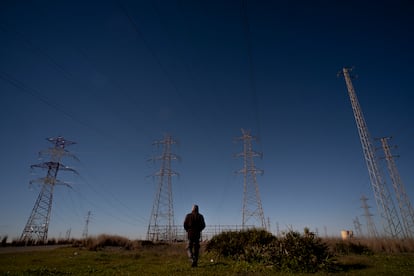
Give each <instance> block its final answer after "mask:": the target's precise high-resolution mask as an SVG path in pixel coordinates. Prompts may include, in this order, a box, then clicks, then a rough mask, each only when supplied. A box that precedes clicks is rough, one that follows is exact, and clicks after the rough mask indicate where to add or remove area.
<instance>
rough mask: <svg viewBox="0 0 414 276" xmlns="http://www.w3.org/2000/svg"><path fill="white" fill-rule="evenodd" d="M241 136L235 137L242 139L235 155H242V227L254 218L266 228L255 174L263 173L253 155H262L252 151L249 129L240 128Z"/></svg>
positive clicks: (253, 139)
mask: <svg viewBox="0 0 414 276" xmlns="http://www.w3.org/2000/svg"><path fill="white" fill-rule="evenodd" d="M241 132H242V134H243V135H242V136H241V137H239V138H237V139H238V140H241V141H243V152H241V153H239V154H237V155H236V156H237V157H243V169H241V170H239V171H238V173H240V174H243V211H242V212H243V214H242V228H245V227H246V226H247V225H248V224H247V223H248V222H249V220H254V221H255V222H256V223H252V225H256V224H257V223H259V225H260V227H261V228H263V229H266V221H265V217H264V214H263V208H262V202H261V200H260V193H259V185H258V183H257V177H256V176H257V175H258V174H263V170H260V169H258V168H256V166H255V163H254V157H260V158H261V157H262V153H258V152H255V151H253V148H252V142H253V141H255V140H256V137H254V136H252V135H251V134H250V131H247V130H244V129H241Z"/></svg>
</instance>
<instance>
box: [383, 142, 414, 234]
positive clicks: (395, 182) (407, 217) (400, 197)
mask: <svg viewBox="0 0 414 276" xmlns="http://www.w3.org/2000/svg"><path fill="white" fill-rule="evenodd" d="M389 139H391V137H383V138H381V139H380V140H381V145H382V148H383V150H384V153H385V160H386V161H387V168H388V172H389V175H390V178H391V182H392V186H393V187H394V191H395V196H396V198H397V202H398V206H399V208H400V214H401V220H402V224H403V228H404V232H405V237H407V238H414V210H413V207H412V205H411V202H410V199H409V198H408V195H407V193H406V190H405V186H404V184H403V182H402V181H401V177H400V174H399V172H398V169H397V165H396V164H395V162H394V158H393V157H394V156H393V155H392V154H391V149H390V146H389V145H388V140H389Z"/></svg>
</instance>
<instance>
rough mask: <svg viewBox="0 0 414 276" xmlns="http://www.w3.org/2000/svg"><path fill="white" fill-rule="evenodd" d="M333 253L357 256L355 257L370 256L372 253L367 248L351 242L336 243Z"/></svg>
mask: <svg viewBox="0 0 414 276" xmlns="http://www.w3.org/2000/svg"><path fill="white" fill-rule="evenodd" d="M334 252H335V253H336V254H341V255H349V254H357V255H363V254H364V255H372V254H373V251H372V250H371V249H369V248H368V246H366V245H363V244H361V243H359V242H358V243H357V244H356V243H353V242H343V241H341V242H338V243H336V244H335V246H334Z"/></svg>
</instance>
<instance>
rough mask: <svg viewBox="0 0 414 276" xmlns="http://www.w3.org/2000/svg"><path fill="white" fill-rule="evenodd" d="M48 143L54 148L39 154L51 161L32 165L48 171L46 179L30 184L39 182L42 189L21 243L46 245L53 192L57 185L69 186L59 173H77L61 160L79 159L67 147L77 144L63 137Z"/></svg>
mask: <svg viewBox="0 0 414 276" xmlns="http://www.w3.org/2000/svg"><path fill="white" fill-rule="evenodd" d="M47 141H49V142H50V143H52V144H53V147H52V148H49V149H47V150H44V151H41V152H39V156H41V157H42V156H50V161H48V162H43V163H40V164H36V165H32V166H31V168H41V169H47V174H46V177H42V178H39V179H36V180H32V181H30V184H32V183H35V182H38V183H41V185H42V187H41V190H40V193H39V196H38V197H37V200H36V203H35V204H34V206H33V209H32V212H31V214H30V217H29V219H28V220H27V223H26V226H25V227H24V229H23V233H22V235H21V236H20V241H23V242H25V243H26V244H27V243H28V242H34V243H38V242H41V243H46V242H47V235H48V230H49V222H50V213H51V210H52V200H53V190H54V188H55V185H66V186H68V187H70V185H69V184H67V183H65V182H63V181H60V180H58V179H57V175H58V172H59V171H62V170H63V171H71V172H74V173H76V174H77V172H76V171H75V170H74V169H72V168H69V167H67V166H65V165H63V164H62V163H61V162H60V160H61V159H62V157H65V156H69V157H72V158H75V159H77V158H76V157H75V156H74V155H72V154H71V153H69V152H68V151H67V150H66V149H65V147H66V146H70V145H73V144H75V142H72V141H68V140H65V138H63V137H62V136H58V137H51V138H48V139H47Z"/></svg>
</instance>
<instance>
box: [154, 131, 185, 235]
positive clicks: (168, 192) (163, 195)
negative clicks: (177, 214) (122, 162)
mask: <svg viewBox="0 0 414 276" xmlns="http://www.w3.org/2000/svg"><path fill="white" fill-rule="evenodd" d="M176 143H177V142H176V141H175V140H174V139H173V137H172V136H170V135H165V136H164V139H163V140H160V141H155V142H154V143H153V145H157V146H160V145H161V146H162V154H161V155H160V156H157V157H154V158H153V159H152V160H153V161H161V167H160V170H159V171H157V172H156V173H155V174H154V176H155V177H156V178H157V179H158V187H157V190H156V195H155V199H154V204H153V207H152V211H151V217H150V222H149V225H148V231H147V240H151V241H169V242H171V241H173V240H175V238H176V231H175V229H174V207H173V193H172V176H175V175H178V173H176V172H174V171H173V170H172V169H171V161H172V160H178V159H179V157H178V156H177V155H176V154H174V153H172V152H171V148H172V145H174V144H176Z"/></svg>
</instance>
